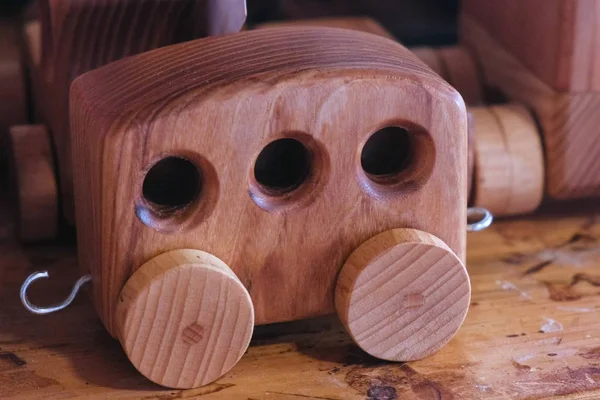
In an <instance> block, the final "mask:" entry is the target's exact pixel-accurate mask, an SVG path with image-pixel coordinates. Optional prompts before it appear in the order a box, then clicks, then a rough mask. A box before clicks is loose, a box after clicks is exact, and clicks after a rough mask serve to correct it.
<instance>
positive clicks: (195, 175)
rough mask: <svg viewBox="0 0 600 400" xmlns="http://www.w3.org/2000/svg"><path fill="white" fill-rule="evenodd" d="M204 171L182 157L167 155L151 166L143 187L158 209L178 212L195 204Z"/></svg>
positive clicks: (163, 211)
mask: <svg viewBox="0 0 600 400" xmlns="http://www.w3.org/2000/svg"><path fill="white" fill-rule="evenodd" d="M201 181H202V179H201V176H200V171H199V170H198V168H197V167H196V166H195V165H194V164H193V163H192V162H191V161H188V160H186V159H184V158H180V157H167V158H163V159H162V160H160V161H159V162H157V163H156V164H154V165H153V166H152V168H150V170H149V171H148V173H147V174H146V177H145V178H144V183H143V186H142V195H143V196H144V199H145V200H146V201H147V202H148V203H150V204H151V205H152V206H153V207H154V208H155V211H157V212H160V213H166V212H173V211H178V210H181V209H183V208H185V207H186V206H188V205H189V204H191V203H192V202H193V201H194V200H195V199H196V197H197V196H198V194H199V193H200V189H201V185H202V182H201Z"/></svg>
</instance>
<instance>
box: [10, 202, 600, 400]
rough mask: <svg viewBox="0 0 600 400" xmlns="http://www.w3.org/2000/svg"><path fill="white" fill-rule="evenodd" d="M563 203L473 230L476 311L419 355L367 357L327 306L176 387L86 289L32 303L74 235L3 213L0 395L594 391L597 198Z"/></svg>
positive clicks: (599, 237)
mask: <svg viewBox="0 0 600 400" xmlns="http://www.w3.org/2000/svg"><path fill="white" fill-rule="evenodd" d="M563 208H564V207H563ZM569 208H570V209H572V210H573V209H574V210H577V212H578V213H579V215H573V214H572V213H571V214H570V215H561V214H559V213H556V212H555V211H553V212H550V211H546V212H543V213H541V214H539V215H537V216H535V217H527V218H522V219H516V220H509V221H501V222H498V223H496V224H495V225H494V226H493V227H492V228H490V229H489V230H487V231H485V232H480V233H473V234H470V235H469V251H468V268H469V272H470V276H471V282H472V285H473V297H472V302H471V309H470V311H469V314H468V317H467V320H466V322H465V324H464V325H463V327H462V329H461V330H460V331H459V333H458V335H457V336H456V337H455V338H454V339H453V340H452V341H451V342H450V344H449V345H447V346H446V347H444V348H443V349H442V350H441V351H440V352H439V353H437V354H435V355H434V356H432V357H430V358H428V359H426V360H422V361H418V362H412V363H408V364H390V363H386V362H382V361H379V360H376V359H373V358H371V357H369V356H367V355H366V354H364V353H362V352H361V351H359V350H358V349H357V348H356V347H355V346H354V345H353V344H352V343H351V341H350V339H349V338H348V336H347V335H346V333H345V332H344V331H343V329H342V327H341V325H340V324H339V323H338V321H337V319H336V318H335V317H326V318H320V319H316V320H311V321H299V322H293V323H287V324H278V325H273V326H267V327H259V328H257V329H256V331H255V334H254V339H253V344H252V345H251V347H250V349H249V350H248V352H247V354H246V355H244V357H243V358H242V360H241V361H240V363H239V364H238V365H237V366H236V367H235V368H234V369H233V370H232V371H231V372H230V373H228V374H227V375H226V376H225V377H223V378H222V379H220V380H219V381H218V382H216V383H213V384H211V385H209V386H206V387H202V388H199V389H193V390H185V391H178V390H166V389H164V388H161V387H158V386H156V385H154V384H152V383H150V382H149V381H147V380H146V379H144V378H143V377H142V376H141V375H140V374H138V373H137V372H136V371H135V369H134V368H133V367H132V366H131V364H130V363H129V362H128V360H127V358H126V357H125V354H124V353H123V351H122V350H121V348H120V346H119V344H118V342H117V341H115V340H113V339H112V338H111V337H110V336H109V335H108V334H107V333H106V332H105V330H104V328H103V327H102V325H101V324H100V322H99V320H98V318H97V317H96V315H95V313H94V310H93V308H92V305H91V302H90V301H89V299H88V298H86V296H80V297H79V298H78V299H77V300H76V301H75V303H74V304H73V305H72V306H71V307H70V308H68V309H67V310H65V311H62V312H59V313H56V314H53V315H47V316H34V315H31V314H28V313H27V312H26V311H25V310H24V309H23V307H22V306H21V304H20V302H19V300H18V288H19V286H20V284H21V282H22V281H23V279H24V278H25V277H26V276H27V275H28V274H30V273H31V272H32V271H34V270H39V269H45V268H47V269H48V270H49V271H50V274H51V279H49V280H47V281H42V282H39V283H36V284H35V285H34V286H33V287H32V291H33V293H32V300H34V301H35V302H36V303H44V302H45V303H46V304H48V303H49V302H52V301H58V300H62V299H63V298H64V297H65V296H66V294H67V293H68V291H69V289H70V285H71V283H72V282H73V281H74V279H75V278H76V276H77V268H76V263H77V260H76V254H75V249H74V246H73V245H72V244H69V240H63V241H62V242H57V243H53V244H50V245H37V246H20V245H19V244H17V243H16V242H15V241H14V239H13V238H12V237H11V234H10V223H9V219H8V216H7V215H6V214H7V213H6V212H0V215H1V216H2V217H1V221H0V398H35V399H46V398H51V399H59V398H60V399H63V398H71V397H73V398H75V397H82V398H87V399H92V398H98V399H105V398H111V399H134V398H136V399H137V398H142V399H161V400H167V399H179V398H198V397H200V398H202V399H207V400H208V399H244V400H250V399H253V400H255V399H261V400H263V399H265V400H266V399H283V400H303V399H379V400H384V399H385V400H389V399H451V398H454V399H479V398H481V399H484V398H485V399H495V398H527V399H530V398H545V397H549V396H553V395H564V396H567V397H568V398H577V399H598V398H600V319H599V317H600V288H599V286H600V209H599V208H598V207H596V211H594V210H593V208H592V209H590V207H588V206H580V205H576V206H573V207H569ZM2 210H6V207H5V206H0V211H2ZM40 289H41V290H40Z"/></svg>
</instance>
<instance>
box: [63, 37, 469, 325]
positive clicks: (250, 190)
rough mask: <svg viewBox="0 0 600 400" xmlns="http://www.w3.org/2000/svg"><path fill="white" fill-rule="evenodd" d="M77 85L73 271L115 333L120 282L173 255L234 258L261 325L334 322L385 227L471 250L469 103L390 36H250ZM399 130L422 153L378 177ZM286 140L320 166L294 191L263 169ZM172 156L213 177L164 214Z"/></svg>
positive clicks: (194, 46) (195, 46)
mask: <svg viewBox="0 0 600 400" xmlns="http://www.w3.org/2000/svg"><path fill="white" fill-rule="evenodd" d="M257 43H258V45H256V44H257ZM232 55H233V56H232ZM71 88H72V90H71V115H72V118H73V119H72V129H73V133H74V135H73V138H74V139H73V146H74V149H75V150H74V152H73V154H74V157H75V163H76V165H77V167H78V168H76V169H75V179H76V182H77V184H76V185H75V188H76V195H77V199H78V201H77V202H76V205H77V218H78V221H80V223H79V224H78V226H77V234H78V243H79V246H80V249H81V251H80V257H81V258H80V259H81V269H82V271H84V273H89V272H91V274H92V275H93V277H94V278H93V279H94V282H95V284H94V288H93V291H94V296H95V304H96V307H97V309H98V312H99V314H100V315H101V318H102V320H103V321H104V323H105V324H106V326H107V328H108V329H109V331H110V332H113V333H114V315H115V307H116V304H117V298H118V293H119V292H120V290H121V288H122V287H123V285H124V283H125V281H126V280H127V279H128V277H129V276H130V275H131V274H132V273H133V272H134V271H135V270H136V269H137V268H139V266H141V265H142V264H143V263H144V262H146V261H147V260H149V259H150V258H152V257H154V256H156V255H158V254H160V253H163V252H166V251H170V250H174V249H180V248H191V249H198V250H203V251H206V252H208V253H211V254H214V255H215V256H217V257H219V258H220V259H221V260H223V261H224V262H225V263H226V264H227V265H229V266H230V267H231V269H232V270H233V271H234V272H235V273H236V274H237V276H238V277H239V278H240V280H241V281H242V282H243V283H244V285H245V286H247V287H248V288H249V292H250V295H251V297H252V300H253V304H254V307H255V311H256V323H257V324H264V323H271V322H282V321H290V320H294V319H300V318H306V317H309V316H316V315H323V314H325V313H329V312H332V311H333V309H334V304H333V290H332V289H333V287H334V285H335V280H336V277H337V273H338V271H339V269H340V268H341V266H342V265H343V263H344V261H345V260H346V258H347V257H348V256H349V255H350V253H351V252H352V251H353V250H354V249H356V247H358V245H360V244H361V243H362V242H364V241H365V240H367V239H369V238H371V237H372V236H374V235H376V234H377V233H380V232H382V231H386V230H388V229H393V228H397V227H410V228H413V229H419V230H422V231H426V232H429V233H431V234H433V235H435V236H437V237H439V238H440V239H441V240H443V241H444V242H445V243H446V244H447V245H448V246H449V247H450V248H451V249H452V250H453V251H454V253H455V254H457V256H458V257H459V258H461V259H462V258H464V246H465V240H466V239H465V229H466V226H465V225H466V204H467V199H466V187H467V182H466V176H467V165H466V164H467V154H466V150H467V132H466V128H467V121H466V112H465V108H464V103H463V101H462V99H461V98H460V96H459V95H458V93H457V92H456V90H454V89H453V88H452V87H451V86H450V85H449V84H447V83H446V82H444V81H442V80H441V79H440V78H439V77H438V76H437V75H435V74H434V73H433V72H432V71H431V70H430V69H429V68H427V67H426V66H425V64H423V63H422V62H420V61H419V60H418V59H417V58H416V57H415V56H414V55H413V54H411V53H410V52H409V51H408V50H407V49H405V48H404V47H402V46H401V45H399V44H397V43H395V42H394V41H392V40H389V39H387V38H383V37H380V36H376V35H372V34H366V33H363V32H357V31H351V30H346V29H335V28H322V27H293V28H292V27H289V28H273V29H257V30H254V31H249V32H242V33H237V34H233V35H227V36H222V37H216V38H207V39H200V40H197V41H191V42H188V43H183V44H179V45H174V46H169V47H166V48H163V49H158V50H155V51H151V52H147V53H144V54H141V55H138V56H134V57H129V58H127V59H124V60H120V61H117V62H115V63H112V64H109V65H107V66H105V67H102V68H98V69H96V70H94V71H91V72H89V73H87V74H85V75H83V76H81V77H79V78H78V79H77V80H75V81H74V83H73V85H72V87H71ZM142 127H143V128H142ZM389 127H400V128H403V129H405V130H406V132H408V133H407V134H408V135H409V141H410V142H409V143H410V145H409V147H410V148H411V149H412V150H411V151H412V153H411V154H412V155H411V156H410V157H409V158H408V159H407V162H406V163H405V164H404V165H405V168H403V169H402V171H399V172H398V173H393V174H390V175H389V176H388V175H386V177H385V179H384V180H383V181H376V180H374V179H373V178H372V177H370V176H368V175H367V174H366V173H365V171H364V170H363V169H362V166H361V165H362V164H361V163H362V161H361V153H362V149H363V148H364V146H365V142H367V140H368V139H369V138H370V137H371V135H373V134H374V133H375V132H377V131H378V130H380V129H382V128H389ZM167 132H168V133H169V134H168V136H167V135H165V133H167ZM224 133H227V134H224ZM283 138H286V139H287V140H295V141H296V142H299V143H301V145H302V146H304V148H306V151H307V153H308V154H309V156H308V158H310V160H311V162H310V167H309V168H308V171H307V172H306V175H305V177H306V179H305V180H304V181H303V183H302V184H301V185H300V186H299V187H298V188H297V189H295V190H292V191H289V192H287V193H285V194H284V195H278V194H271V193H269V192H267V191H265V190H264V188H262V187H261V186H260V185H259V184H258V183H257V182H256V178H255V175H254V170H255V165H256V164H257V156H258V155H259V154H260V153H261V151H263V149H264V148H265V147H266V146H267V145H269V144H270V143H271V142H274V141H275V140H279V139H283ZM98 149H102V151H98ZM450 149H451V150H450ZM167 156H173V157H178V158H179V159H186V160H188V161H186V162H189V163H192V164H193V167H192V169H193V170H195V171H196V170H198V169H199V170H200V171H201V174H202V176H203V182H202V189H201V191H200V192H199V194H198V195H197V197H194V198H193V199H192V200H191V201H190V203H189V206H188V205H187V204H186V205H184V206H183V207H180V208H179V209H177V212H176V213H175V214H172V215H171V216H167V217H163V216H162V215H163V214H160V213H159V212H158V211H157V209H156V208H155V207H154V206H153V205H152V203H148V201H147V198H146V197H145V195H144V190H143V181H144V179H145V176H147V172H148V171H149V170H150V168H151V167H152V166H153V165H155V163H157V162H158V161H160V160H162V159H164V158H165V157H167ZM388 178H389V179H388ZM178 188H179V187H178ZM450 188H452V189H450Z"/></svg>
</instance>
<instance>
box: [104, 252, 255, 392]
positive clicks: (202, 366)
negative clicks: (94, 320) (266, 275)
mask: <svg viewBox="0 0 600 400" xmlns="http://www.w3.org/2000/svg"><path fill="white" fill-rule="evenodd" d="M116 325H117V332H118V337H119V340H120V341H121V343H122V344H123V348H124V349H125V351H126V353H127V355H128V357H129V359H130V360H131V362H132V363H133V365H135V367H136V368H137V369H138V370H139V371H140V372H141V373H142V374H143V375H144V376H146V377H147V378H148V379H150V380H151V381H153V382H155V383H158V384H159V385H163V386H167V387H171V388H179V389H189V388H193V387H198V386H202V385H206V384H208V383H210V382H212V381H214V380H216V379H218V378H219V377H221V376H222V375H224V374H225V373H226V372H228V371H229V370H230V369H231V368H232V367H233V366H234V365H235V364H236V363H237V362H238V360H239V359H240V358H241V357H242V355H243V354H244V352H245V351H246V349H247V348H248V345H249V344H250V338H251V336H252V330H253V329H254V309H253V308H252V300H250V296H249V295H248V291H247V290H246V288H245V287H244V285H242V283H241V282H240V280H239V279H238V278H237V277H236V276H235V274H234V273H233V271H232V270H231V269H230V268H229V267H228V266H227V265H226V264H225V263H224V262H223V261H221V260H219V259H218V258H217V257H215V256H213V255H211V254H208V253H205V252H203V251H198V250H174V251H171V252H167V253H164V254H161V255H159V256H156V257H154V258H152V259H151V260H150V261H148V262H147V263H145V264H144V265H142V266H141V267H140V268H139V269H138V270H137V271H136V272H135V273H134V274H133V276H132V277H131V278H130V279H129V280H128V281H127V283H126V284H125V287H124V288H123V290H122V291H121V295H120V297H119V304H118V308H117V322H116Z"/></svg>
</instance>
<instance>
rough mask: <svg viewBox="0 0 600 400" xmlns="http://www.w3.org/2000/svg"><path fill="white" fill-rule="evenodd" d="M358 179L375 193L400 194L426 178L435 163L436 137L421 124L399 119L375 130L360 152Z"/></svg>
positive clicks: (414, 188)
mask: <svg viewBox="0 0 600 400" xmlns="http://www.w3.org/2000/svg"><path fill="white" fill-rule="evenodd" d="M359 156H360V159H359V160H357V164H356V165H357V169H358V172H359V182H360V184H361V185H362V186H363V188H364V189H365V190H366V191H367V192H368V193H369V194H371V195H372V196H375V197H381V196H390V195H391V196H398V195H404V194H406V193H408V192H411V191H414V190H416V189H418V188H420V187H421V186H423V185H424V184H425V182H427V180H428V179H429V177H430V176H431V173H432V172H433V167H434V165H435V159H436V150H435V144H434V141H433V139H432V137H431V135H430V134H429V132H427V130H426V129H424V128H423V127H422V126H420V125H417V124H414V123H412V122H410V121H399V122H398V125H396V124H394V125H388V126H387V127H385V128H382V129H380V130H378V131H376V132H375V133H373V134H372V135H371V136H370V137H369V138H368V140H367V141H366V142H365V144H364V145H363V147H362V149H361V150H360V154H357V158H358V157H359Z"/></svg>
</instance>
